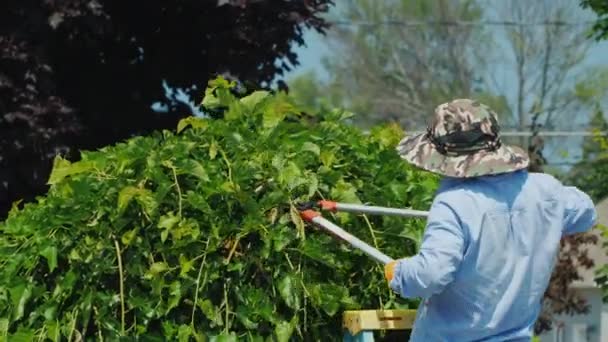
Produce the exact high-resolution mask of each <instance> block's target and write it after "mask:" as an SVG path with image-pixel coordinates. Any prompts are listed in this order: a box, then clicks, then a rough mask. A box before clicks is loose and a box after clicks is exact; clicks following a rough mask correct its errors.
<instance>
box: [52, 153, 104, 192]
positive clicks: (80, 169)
mask: <svg viewBox="0 0 608 342" xmlns="http://www.w3.org/2000/svg"><path fill="white" fill-rule="evenodd" d="M93 168H94V164H93V163H91V162H87V161H80V162H76V163H74V164H72V163H70V162H69V161H68V160H66V159H63V158H62V157H61V156H59V155H58V156H56V157H55V159H54V160H53V170H52V171H51V175H50V176H49V180H48V181H47V184H48V185H55V184H58V183H60V182H61V181H62V180H63V179H64V178H66V177H69V176H73V175H76V174H79V173H84V172H87V171H89V170H91V169H93Z"/></svg>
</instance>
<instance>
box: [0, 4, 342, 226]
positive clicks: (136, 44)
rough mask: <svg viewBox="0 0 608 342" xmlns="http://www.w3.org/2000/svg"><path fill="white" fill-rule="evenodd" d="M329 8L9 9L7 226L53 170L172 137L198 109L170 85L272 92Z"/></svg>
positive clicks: (1, 150)
mask: <svg viewBox="0 0 608 342" xmlns="http://www.w3.org/2000/svg"><path fill="white" fill-rule="evenodd" d="M331 3H332V1H331V0H308V1H270V0H239V1H227V0H220V1H195V0H176V1H172V2H170V3H167V2H163V1H158V0H155V1H141V0H140V1H112V0H69V1H68V0H63V1H60V0H57V1H21V0H6V1H4V2H3V6H2V8H3V9H2V11H0V194H1V195H0V218H2V217H3V216H5V214H6V212H7V209H8V208H9V207H10V205H11V203H12V202H13V201H15V200H18V199H22V198H23V199H26V200H29V199H31V198H32V197H34V196H35V195H37V194H41V193H42V192H44V191H45V190H46V188H47V187H46V184H45V182H46V180H47V176H48V173H49V169H50V166H51V162H50V159H51V158H52V157H53V156H54V155H56V154H57V153H62V154H65V155H67V156H68V157H74V154H73V153H72V152H74V151H76V150H78V149H95V148H98V147H100V146H104V145H107V144H110V143H114V142H116V141H119V140H121V139H124V138H127V137H129V136H132V135H136V134H145V133H147V132H150V131H152V130H156V129H160V128H164V127H174V125H175V123H176V122H177V120H179V119H180V118H181V117H183V116H185V115H189V114H190V111H191V109H190V107H188V106H186V105H180V104H176V103H168V112H169V113H171V114H173V115H163V114H159V113H155V112H153V111H152V110H151V108H150V106H151V105H152V103H153V102H156V101H165V96H164V90H163V87H162V82H163V81H166V82H167V84H168V85H169V86H172V87H179V88H183V89H185V92H186V93H187V94H193V93H196V96H195V97H194V98H200V94H199V93H200V91H201V90H199V89H203V88H204V86H205V85H206V83H207V80H208V79H209V77H210V76H213V75H215V74H216V73H226V74H230V75H232V76H234V77H236V78H238V79H239V80H241V81H243V82H248V83H253V84H257V85H261V86H268V84H269V83H270V81H272V80H273V79H274V78H275V77H276V76H280V75H282V73H283V72H284V71H286V70H289V69H290V68H291V67H292V66H294V65H297V64H298V59H297V56H296V55H295V53H294V52H293V51H292V45H293V44H294V43H297V44H303V43H304V42H303V39H302V32H303V30H304V29H305V28H312V29H315V30H317V31H319V32H324V30H325V29H326V28H327V24H326V23H325V22H324V21H323V20H322V19H321V18H320V16H319V15H320V14H321V13H323V12H325V11H327V9H328V6H329V5H330V4H331Z"/></svg>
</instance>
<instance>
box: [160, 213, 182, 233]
mask: <svg viewBox="0 0 608 342" xmlns="http://www.w3.org/2000/svg"><path fill="white" fill-rule="evenodd" d="M180 220H181V218H180V217H179V216H175V214H174V213H173V212H168V213H167V214H166V215H163V216H161V217H160V219H159V220H158V225H157V226H158V228H164V229H167V230H171V229H173V227H175V226H176V225H177V224H178V223H179V221H180Z"/></svg>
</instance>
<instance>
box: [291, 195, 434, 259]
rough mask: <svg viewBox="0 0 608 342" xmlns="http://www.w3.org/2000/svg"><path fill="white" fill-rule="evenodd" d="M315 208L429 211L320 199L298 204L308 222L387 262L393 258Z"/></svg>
mask: <svg viewBox="0 0 608 342" xmlns="http://www.w3.org/2000/svg"><path fill="white" fill-rule="evenodd" d="M315 209H321V210H326V211H332V212H336V211H345V212H351V213H362V214H370V215H397V216H403V217H427V216H428V211H422V210H412V209H399V208H387V207H376V206H368V205H362V204H348V203H339V202H334V201H327V200H323V201H318V202H307V203H302V204H300V205H299V206H298V210H300V216H301V217H302V219H303V220H304V221H306V222H312V223H314V224H316V225H318V226H319V227H321V228H323V229H325V230H327V231H328V232H330V233H332V234H333V235H334V236H337V237H338V238H340V239H342V240H344V241H346V242H348V243H349V244H351V245H352V246H353V247H355V248H357V249H359V250H361V251H362V252H364V253H365V254H367V255H369V256H370V257H372V258H373V259H374V260H376V261H378V262H380V263H382V264H387V263H389V262H391V261H393V259H392V258H391V257H389V256H387V255H386V254H384V253H382V252H380V251H379V250H377V249H376V248H374V247H372V246H370V245H369V244H367V243H365V242H364V241H362V240H360V239H359V238H357V237H356V236H354V235H352V234H350V233H348V232H347V231H345V230H344V229H342V228H340V227H339V226H337V225H336V224H334V223H332V222H331V221H329V220H327V219H326V218H324V217H323V216H322V215H321V213H320V212H319V211H317V210H315Z"/></svg>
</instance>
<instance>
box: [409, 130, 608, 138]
mask: <svg viewBox="0 0 608 342" xmlns="http://www.w3.org/2000/svg"><path fill="white" fill-rule="evenodd" d="M406 133H408V134H411V135H417V134H422V133H426V131H409V132H408V131H406ZM500 135H501V136H503V137H531V136H532V135H534V133H533V132H525V131H524V132H522V131H510V132H501V133H500ZM537 135H538V136H541V137H593V136H598V135H600V136H608V132H597V133H596V132H588V131H541V132H538V134H537Z"/></svg>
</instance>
